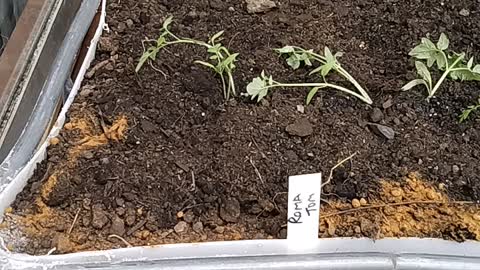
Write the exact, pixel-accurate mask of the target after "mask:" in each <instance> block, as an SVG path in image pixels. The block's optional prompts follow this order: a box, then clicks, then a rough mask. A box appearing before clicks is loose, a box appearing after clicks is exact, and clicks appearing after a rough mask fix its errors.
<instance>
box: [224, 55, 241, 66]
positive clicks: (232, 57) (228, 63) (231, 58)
mask: <svg viewBox="0 0 480 270" xmlns="http://www.w3.org/2000/svg"><path fill="white" fill-rule="evenodd" d="M237 56H238V53H234V54H231V55H229V56H228V57H227V58H226V59H225V60H223V62H222V63H223V64H224V65H226V66H227V67H230V68H231V64H232V63H233V62H235V61H236V60H237V59H236V58H237Z"/></svg>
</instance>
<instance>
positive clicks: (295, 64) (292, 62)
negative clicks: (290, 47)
mask: <svg viewBox="0 0 480 270" xmlns="http://www.w3.org/2000/svg"><path fill="white" fill-rule="evenodd" d="M287 64H288V65H289V66H290V67H291V68H293V69H294V70H295V69H298V68H299V67H300V60H299V59H298V56H297V55H296V54H292V55H291V56H290V57H289V58H287Z"/></svg>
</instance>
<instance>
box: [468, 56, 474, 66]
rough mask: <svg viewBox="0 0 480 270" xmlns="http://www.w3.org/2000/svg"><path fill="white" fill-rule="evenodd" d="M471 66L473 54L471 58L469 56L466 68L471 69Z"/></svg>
mask: <svg viewBox="0 0 480 270" xmlns="http://www.w3.org/2000/svg"><path fill="white" fill-rule="evenodd" d="M472 66H473V56H472V58H470V60H468V63H467V68H468V69H471V68H472Z"/></svg>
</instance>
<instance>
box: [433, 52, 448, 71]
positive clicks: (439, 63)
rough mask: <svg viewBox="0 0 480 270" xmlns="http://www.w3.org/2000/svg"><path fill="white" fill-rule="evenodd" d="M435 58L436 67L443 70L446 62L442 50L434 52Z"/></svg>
mask: <svg viewBox="0 0 480 270" xmlns="http://www.w3.org/2000/svg"><path fill="white" fill-rule="evenodd" d="M435 60H436V62H437V67H438V69H440V70H445V69H446V68H447V63H446V62H445V57H444V53H443V52H437V53H436V54H435Z"/></svg>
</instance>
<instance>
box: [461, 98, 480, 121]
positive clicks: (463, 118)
mask: <svg viewBox="0 0 480 270" xmlns="http://www.w3.org/2000/svg"><path fill="white" fill-rule="evenodd" d="M477 110H480V98H478V100H477V104H475V105H471V106H468V107H467V108H466V109H465V110H463V112H462V114H461V115H460V117H459V122H460V123H463V122H465V121H467V119H468V117H470V115H471V114H472V113H473V112H475V111H477Z"/></svg>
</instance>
